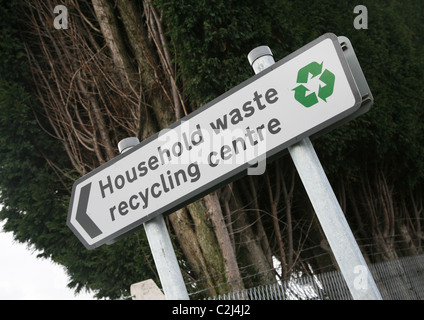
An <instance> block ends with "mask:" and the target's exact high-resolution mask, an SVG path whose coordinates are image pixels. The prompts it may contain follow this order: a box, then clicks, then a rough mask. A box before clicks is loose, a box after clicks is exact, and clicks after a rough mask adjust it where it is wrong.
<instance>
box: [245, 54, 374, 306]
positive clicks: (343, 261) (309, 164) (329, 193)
mask: <svg viewBox="0 0 424 320" xmlns="http://www.w3.org/2000/svg"><path fill="white" fill-rule="evenodd" d="M248 59H249V62H250V64H251V66H252V68H253V70H254V71H255V73H259V72H261V71H262V70H264V69H266V68H268V67H269V66H271V65H272V64H274V63H275V61H274V58H273V57H272V52H271V50H270V49H269V48H268V47H267V46H261V47H257V48H255V49H253V50H252V51H251V52H250V53H249V56H248ZM288 150H289V153H290V156H291V158H292V159H293V162H294V164H295V166H296V169H297V172H298V173H299V176H300V178H301V180H302V183H303V185H304V187H305V189H306V192H307V193H308V196H309V199H310V200H311V203H312V206H313V207H314V210H315V213H316V215H317V217H318V220H319V222H320V224H321V227H322V229H323V230H324V233H325V235H326V237H327V240H328V243H329V245H330V247H331V250H332V251H333V254H334V257H335V258H336V261H337V264H338V265H339V268H340V271H341V273H342V275H343V277H344V279H345V280H346V284H347V286H348V288H349V291H350V293H351V294H352V297H353V299H355V300H381V299H382V298H381V295H380V292H379V290H378V288H377V286H376V284H375V282H374V279H373V277H372V275H371V272H370V271H369V269H368V266H367V264H366V262H365V260H364V257H363V256H362V253H361V251H360V249H359V247H358V244H357V243H356V240H355V237H354V236H353V234H352V230H351V229H350V227H349V225H348V223H347V221H346V218H345V216H344V214H343V211H342V209H341V207H340V205H339V202H338V201H337V198H336V196H335V194H334V191H333V189H332V188H331V185H330V182H329V181H328V179H327V176H326V174H325V172H324V169H323V168H322V166H321V162H320V161H319V159H318V156H317V154H316V152H315V150H314V147H313V146H312V143H311V141H310V139H309V138H305V139H303V140H301V141H300V142H298V143H296V144H294V145H292V146H291V147H289V148H288Z"/></svg>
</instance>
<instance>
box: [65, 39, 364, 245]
mask: <svg viewBox="0 0 424 320" xmlns="http://www.w3.org/2000/svg"><path fill="white" fill-rule="evenodd" d="M361 103H362V97H361V94H360V91H359V90H358V87H357V85H356V83H355V80H354V77H353V76H352V73H351V71H350V68H349V65H348V63H347V61H346V58H345V56H344V54H343V50H342V47H341V45H340V44H339V42H338V39H337V37H336V36H335V35H333V34H325V35H323V36H321V37H320V38H318V39H316V40H314V41H312V42H311V43H309V44H308V45H306V46H304V47H302V48H301V49H299V50H297V51H296V52H294V53H292V54H290V55H289V56H287V57H285V58H284V59H282V60H280V61H279V62H277V63H275V64H274V65H272V66H271V67H270V68H268V69H267V70H265V71H263V72H261V73H259V74H258V75H256V76H254V77H252V78H250V79H249V80H247V81H245V82H243V83H241V84H240V85H238V86H236V87H235V88H233V89H231V90H230V91H228V92H227V93H225V94H223V95H222V96H220V97H218V98H216V99H215V100H213V101H211V102H210V103H208V104H206V105H205V106H203V107H201V108H199V109H198V110H196V111H195V112H193V113H191V114H190V115H188V116H186V117H185V118H183V119H181V120H180V121H178V122H176V123H174V124H173V125H171V126H170V127H169V128H167V129H165V130H162V131H161V132H159V133H158V134H156V135H154V136H152V137H150V138H149V139H147V140H145V141H143V142H141V143H140V144H139V145H137V146H135V147H133V148H132V149H131V150H129V151H127V152H125V153H123V154H122V155H120V156H117V157H116V158H114V159H112V160H111V161H109V162H107V163H106V164H104V165H102V166H101V167H99V168H97V169H96V170H94V171H93V172H91V173H89V174H87V175H86V176H84V177H82V178H81V179H79V180H78V181H76V183H75V184H74V187H73V190H72V198H71V203H70V208H69V214H68V222H67V224H68V226H69V227H70V228H71V229H72V230H73V232H74V233H75V234H76V235H77V236H78V238H79V239H80V240H81V241H82V243H83V244H84V245H85V246H86V247H87V248H88V249H92V248H95V247H98V246H100V245H101V244H104V243H107V242H110V241H113V240H114V239H117V238H119V237H121V236H123V235H124V234H126V233H128V232H130V231H133V230H135V229H137V228H138V227H140V226H141V225H142V223H143V222H145V221H148V220H149V219H152V218H153V217H155V216H157V215H159V214H168V213H172V212H173V211H175V210H176V209H178V208H180V207H182V206H184V205H186V204H188V203H190V202H192V201H194V200H195V199H197V198H200V197H201V196H203V195H205V194H207V193H209V192H211V191H212V190H213V189H216V188H217V187H219V186H220V185H222V184H224V183H227V182H229V181H230V180H233V179H235V178H236V177H238V176H240V175H242V174H243V173H244V172H245V171H246V169H247V168H248V167H250V166H251V165H252V164H254V163H256V162H257V161H258V159H263V157H264V156H265V157H267V158H268V157H272V156H276V155H278V154H280V153H281V152H282V151H283V150H284V149H285V148H287V147H288V146H290V145H292V144H294V143H295V142H297V141H300V140H301V139H303V138H304V137H308V136H310V135H314V134H317V133H319V132H321V131H322V130H324V129H325V128H327V127H329V126H332V125H334V124H336V123H340V122H341V121H342V120H343V119H345V118H346V117H349V116H352V115H353V114H355V113H357V112H358V110H359V108H360V106H361Z"/></svg>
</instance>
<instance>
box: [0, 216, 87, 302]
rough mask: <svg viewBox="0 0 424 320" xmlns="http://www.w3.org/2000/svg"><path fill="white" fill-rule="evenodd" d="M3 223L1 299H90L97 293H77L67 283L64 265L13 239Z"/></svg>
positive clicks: (0, 237)
mask: <svg viewBox="0 0 424 320" xmlns="http://www.w3.org/2000/svg"><path fill="white" fill-rule="evenodd" d="M3 224H4V223H3V222H0V300H11V299H13V300H28V299H40V300H77V299H78V300H81V299H82V300H86V299H93V294H90V293H88V294H87V293H81V294H79V295H78V296H75V295H74V293H73V291H72V290H70V289H68V287H67V286H66V285H67V283H68V276H67V275H66V273H65V271H64V269H63V267H62V266H60V265H58V264H54V263H52V262H51V261H50V260H47V259H39V258H36V257H37V253H36V252H33V251H31V250H29V249H27V246H26V245H25V244H20V243H18V242H16V241H14V240H13V236H12V234H11V233H6V232H3Z"/></svg>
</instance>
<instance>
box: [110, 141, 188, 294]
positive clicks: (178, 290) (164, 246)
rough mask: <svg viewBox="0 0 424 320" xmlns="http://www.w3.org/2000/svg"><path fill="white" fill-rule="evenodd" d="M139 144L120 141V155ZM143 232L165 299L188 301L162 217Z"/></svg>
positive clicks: (150, 221)
mask: <svg viewBox="0 0 424 320" xmlns="http://www.w3.org/2000/svg"><path fill="white" fill-rule="evenodd" d="M139 143H140V141H138V139H137V138H134V137H130V138H126V139H124V140H121V141H120V142H119V144H118V148H119V151H120V152H121V153H124V152H126V151H128V150H129V149H130V148H132V147H134V146H135V145H137V144H139ZM144 230H145V232H146V236H147V240H148V241H149V246H150V250H151V251H152V255H153V259H154V261H155V265H156V270H157V271H158V274H159V279H160V282H161V284H162V289H163V291H164V293H165V297H166V299H167V300H189V297H188V293H187V289H186V287H185V283H184V279H183V275H182V274H181V270H180V266H179V265H178V260H177V257H176V255H175V251H174V248H173V247H172V242H171V238H170V237H169V233H168V229H167V228H166V224H165V220H164V218H163V215H161V214H160V215H158V216H156V217H154V218H153V219H151V220H149V221H146V222H144Z"/></svg>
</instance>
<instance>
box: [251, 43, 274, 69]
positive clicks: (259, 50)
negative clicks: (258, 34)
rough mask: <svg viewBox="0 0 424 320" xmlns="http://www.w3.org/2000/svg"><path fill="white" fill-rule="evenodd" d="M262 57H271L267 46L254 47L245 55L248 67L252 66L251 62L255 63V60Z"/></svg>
mask: <svg viewBox="0 0 424 320" xmlns="http://www.w3.org/2000/svg"><path fill="white" fill-rule="evenodd" d="M263 56H272V51H271V49H270V48H269V47H268V46H260V47H256V48H255V49H253V50H252V51H250V52H249V54H248V55H247V59H249V63H250V65H253V62H255V60H257V59H259V58H260V57H263Z"/></svg>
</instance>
